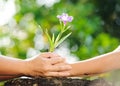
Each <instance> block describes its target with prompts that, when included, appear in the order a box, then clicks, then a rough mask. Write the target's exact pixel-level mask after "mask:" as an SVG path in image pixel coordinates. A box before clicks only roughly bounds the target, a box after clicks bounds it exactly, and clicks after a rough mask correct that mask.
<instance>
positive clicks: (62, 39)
mask: <svg viewBox="0 0 120 86" xmlns="http://www.w3.org/2000/svg"><path fill="white" fill-rule="evenodd" d="M71 34H72V32H71V33H69V34H67V35H66V36H64V37H63V38H61V39H60V41H59V42H58V43H57V44H56V45H55V48H56V47H58V46H59V45H60V44H61V43H62V42H63V41H64V40H65V39H66V38H68V37H69V36H70V35H71Z"/></svg>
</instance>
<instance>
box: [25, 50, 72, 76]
mask: <svg viewBox="0 0 120 86" xmlns="http://www.w3.org/2000/svg"><path fill="white" fill-rule="evenodd" d="M25 64H26V66H25V75H30V76H57V77H59V76H69V72H68V71H69V70H70V69H71V66H70V65H68V64H67V63H66V62H65V59H63V58H62V57H60V56H59V55H57V54H54V53H50V52H48V53H42V54H39V55H37V56H35V57H33V58H31V59H27V60H25Z"/></svg>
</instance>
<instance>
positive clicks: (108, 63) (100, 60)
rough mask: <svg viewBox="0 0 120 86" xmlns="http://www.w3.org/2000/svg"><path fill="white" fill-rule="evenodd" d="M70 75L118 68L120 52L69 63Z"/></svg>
mask: <svg viewBox="0 0 120 86" xmlns="http://www.w3.org/2000/svg"><path fill="white" fill-rule="evenodd" d="M71 66H72V70H71V71H70V73H71V75H73V76H77V75H89V74H99V73H103V72H106V71H111V70H115V69H119V68H120V52H111V53H107V54H104V55H101V56H97V57H94V58H92V59H89V60H85V61H80V62H78V63H74V64H71Z"/></svg>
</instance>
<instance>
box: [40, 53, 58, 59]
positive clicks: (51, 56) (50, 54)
mask: <svg viewBox="0 0 120 86" xmlns="http://www.w3.org/2000/svg"><path fill="white" fill-rule="evenodd" d="M41 56H42V57H45V58H56V57H60V56H59V55H58V54H55V53H51V52H45V53H42V54H41Z"/></svg>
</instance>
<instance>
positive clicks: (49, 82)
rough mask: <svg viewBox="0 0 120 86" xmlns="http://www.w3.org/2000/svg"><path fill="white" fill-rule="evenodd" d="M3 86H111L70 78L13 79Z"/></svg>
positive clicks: (97, 80) (102, 82) (104, 83)
mask: <svg viewBox="0 0 120 86" xmlns="http://www.w3.org/2000/svg"><path fill="white" fill-rule="evenodd" d="M5 86H113V85H112V84H110V83H109V82H107V81H105V80H104V79H95V80H84V79H71V78H43V77H39V78H31V79H28V78H26V79H23V78H18V79H13V80H9V81H7V82H6V83H5Z"/></svg>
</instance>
